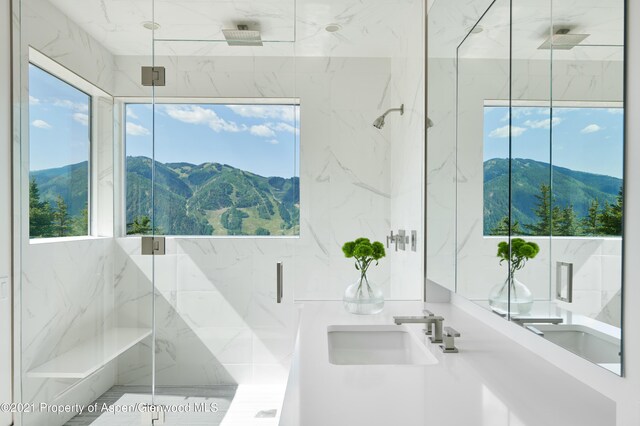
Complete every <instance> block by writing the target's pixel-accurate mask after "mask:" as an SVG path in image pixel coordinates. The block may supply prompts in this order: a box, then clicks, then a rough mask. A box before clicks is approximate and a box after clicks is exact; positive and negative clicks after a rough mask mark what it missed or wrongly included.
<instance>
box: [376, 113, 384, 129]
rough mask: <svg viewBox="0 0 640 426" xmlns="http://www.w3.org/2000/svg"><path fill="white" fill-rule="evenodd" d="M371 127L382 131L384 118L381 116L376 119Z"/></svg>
mask: <svg viewBox="0 0 640 426" xmlns="http://www.w3.org/2000/svg"><path fill="white" fill-rule="evenodd" d="M373 127H375V128H376V129H382V128H383V127H384V116H383V115H381V116H380V117H378V118H376V121H374V122H373Z"/></svg>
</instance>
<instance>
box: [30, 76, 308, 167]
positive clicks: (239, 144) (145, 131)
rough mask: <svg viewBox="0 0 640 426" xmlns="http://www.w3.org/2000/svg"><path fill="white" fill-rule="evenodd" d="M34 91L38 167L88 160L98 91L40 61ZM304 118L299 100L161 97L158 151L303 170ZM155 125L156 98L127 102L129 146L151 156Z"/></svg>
mask: <svg viewBox="0 0 640 426" xmlns="http://www.w3.org/2000/svg"><path fill="white" fill-rule="evenodd" d="M29 95H30V96H29V122H30V126H29V143H30V169H31V170H43V169H49V168H54V167H61V166H65V165H68V164H75V163H79V162H82V161H87V160H88V158H89V149H90V148H89V147H90V143H89V140H90V129H89V110H90V102H91V100H90V96H89V95H87V94H85V93H83V92H81V91H80V90H78V89H76V88H75V87H73V86H71V85H69V84H67V83H65V82H63V81H62V80H59V79H57V78H56V77H54V76H52V75H50V74H48V73H47V72H45V71H43V70H41V69H40V68H38V67H36V66H34V65H30V66H29ZM298 123H299V107H298V106H294V105H208V104H198V105H185V104H156V106H155V157H156V160H158V161H160V162H163V163H167V162H174V163H175V162H189V163H193V164H201V163H205V162H217V163H223V164H229V165H231V166H234V167H238V168H240V169H243V170H248V171H251V172H253V173H256V174H259V175H262V176H282V177H291V176H298V163H299V149H298V145H299V132H298ZM153 133H154V132H153V110H152V108H151V105H149V104H129V105H127V111H126V154H127V155H132V156H138V155H144V156H147V157H151V155H152V148H153Z"/></svg>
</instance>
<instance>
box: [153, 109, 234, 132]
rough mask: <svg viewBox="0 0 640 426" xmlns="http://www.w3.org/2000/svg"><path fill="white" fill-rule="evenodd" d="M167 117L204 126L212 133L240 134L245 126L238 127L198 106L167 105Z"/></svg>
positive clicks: (213, 112) (209, 110)
mask: <svg viewBox="0 0 640 426" xmlns="http://www.w3.org/2000/svg"><path fill="white" fill-rule="evenodd" d="M165 111H166V113H167V114H168V115H169V117H171V118H173V119H175V120H178V121H182V122H183V123H189V124H206V125H208V126H209V127H210V128H211V129H212V130H213V131H214V132H221V131H224V132H241V131H243V130H246V126H242V127H241V126H238V124H237V123H235V122H233V121H227V120H225V119H223V118H220V117H219V116H218V114H216V113H215V111H213V110H212V109H208V108H202V107H201V106H198V105H186V106H179V105H168V106H166V108H165Z"/></svg>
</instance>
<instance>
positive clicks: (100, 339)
mask: <svg viewBox="0 0 640 426" xmlns="http://www.w3.org/2000/svg"><path fill="white" fill-rule="evenodd" d="M150 335H151V330H150V329H148V328H112V329H109V330H107V331H106V332H105V333H104V335H101V336H96V337H94V338H92V339H90V340H87V341H85V342H82V343H81V344H79V345H78V346H75V347H74V348H72V349H71V350H69V351H68V352H65V353H63V354H61V355H59V356H58V357H56V358H54V359H52V360H50V361H47V362H45V363H44V364H42V365H40V366H38V367H36V368H33V369H31V370H29V371H28V372H27V377H31V378H42V379H46V378H61V379H84V378H85V377H88V376H89V375H91V374H92V373H94V372H96V371H98V370H99V369H100V368H102V367H103V366H104V365H105V364H107V363H108V362H109V361H113V360H114V359H115V358H117V357H118V356H119V355H121V354H122V353H124V352H125V351H126V350H127V349H129V348H131V347H132V346H133V345H135V344H136V343H138V342H140V341H141V340H142V339H144V338H146V337H148V336H150Z"/></svg>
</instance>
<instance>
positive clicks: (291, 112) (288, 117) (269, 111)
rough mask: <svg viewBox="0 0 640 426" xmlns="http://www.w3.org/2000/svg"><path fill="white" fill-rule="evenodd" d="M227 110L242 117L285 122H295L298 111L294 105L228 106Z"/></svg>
mask: <svg viewBox="0 0 640 426" xmlns="http://www.w3.org/2000/svg"><path fill="white" fill-rule="evenodd" d="M227 108H229V109H230V110H231V111H233V112H235V113H236V114H238V115H239V116H242V117H250V118H264V119H267V118H271V119H274V118H275V119H278V120H284V121H294V120H295V119H296V110H297V108H296V107H294V106H293V105H227Z"/></svg>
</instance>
